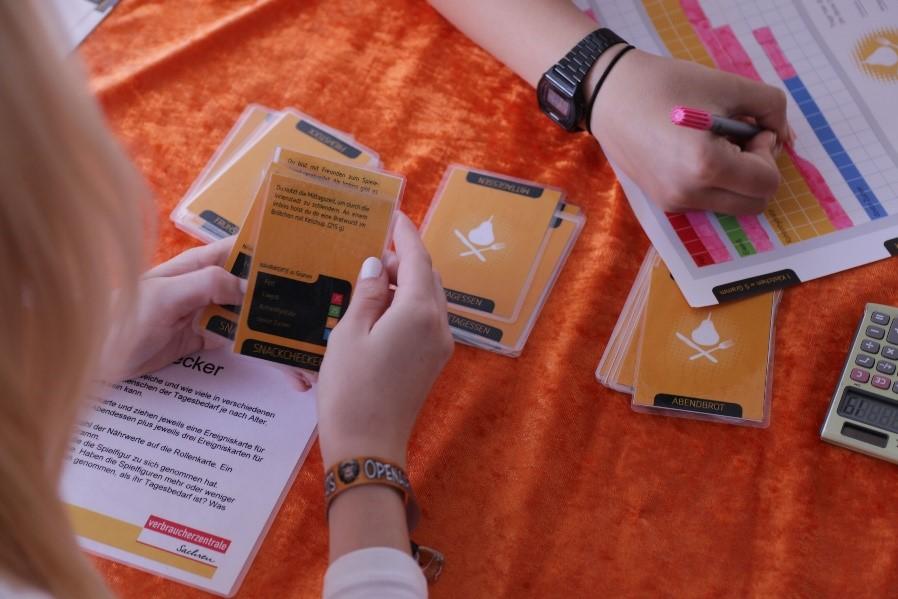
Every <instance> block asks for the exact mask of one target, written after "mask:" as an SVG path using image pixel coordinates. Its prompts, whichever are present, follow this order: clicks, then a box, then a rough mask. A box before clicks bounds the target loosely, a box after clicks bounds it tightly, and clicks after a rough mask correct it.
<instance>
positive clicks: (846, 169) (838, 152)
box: [783, 76, 888, 219]
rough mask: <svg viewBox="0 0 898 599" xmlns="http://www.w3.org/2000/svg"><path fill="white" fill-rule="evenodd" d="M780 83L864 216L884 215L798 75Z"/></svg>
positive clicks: (875, 217) (871, 191)
mask: <svg viewBox="0 0 898 599" xmlns="http://www.w3.org/2000/svg"><path fill="white" fill-rule="evenodd" d="M783 83H785V84H786V89H788V90H789V93H790V94H792V98H794V99H795V101H796V102H797V103H798V107H799V108H801V112H802V113H804V116H805V118H806V119H808V123H809V124H810V125H811V129H813V130H814V133H815V134H816V135H817V139H819V140H820V143H821V144H823V147H824V148H825V149H826V152H827V153H828V154H829V157H830V158H832V161H833V164H835V165H836V168H838V169H839V172H840V173H841V174H842V177H843V178H844V179H845V182H846V183H847V184H848V187H849V188H850V189H851V191H852V193H854V196H855V197H856V198H857V200H858V202H860V203H861V206H862V207H863V209H864V211H865V212H866V213H867V216H869V217H870V218H871V219H877V218H882V217H884V216H888V213H887V212H886V211H885V208H883V207H882V204H880V203H879V199H878V198H877V197H876V194H875V193H873V190H872V189H870V186H869V185H868V184H867V181H866V180H865V179H864V177H863V175H861V172H860V171H859V170H857V167H856V166H855V165H854V161H853V160H852V159H851V156H849V155H848V152H846V151H845V148H843V147H842V143H841V142H840V141H839V139H838V138H837V137H836V133H835V132H834V131H833V129H832V127H830V126H829V123H828V122H827V121H826V117H825V116H823V113H822V112H820V107H819V106H817V103H816V102H814V98H812V97H811V94H810V93H809V92H808V88H807V87H805V85H804V83H803V82H802V80H801V78H800V77H798V76H795V77H789V78H788V79H783Z"/></svg>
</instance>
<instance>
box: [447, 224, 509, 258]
mask: <svg viewBox="0 0 898 599" xmlns="http://www.w3.org/2000/svg"><path fill="white" fill-rule="evenodd" d="M452 232H453V233H455V236H456V237H458V240H459V241H461V242H462V244H464V246H465V247H466V248H468V251H467V252H462V253H460V254H459V256H462V257H465V256H477V259H478V260H480V261H481V262H486V256H484V255H483V254H484V252H497V251H499V250H502V249H505V244H504V243H501V242H499V243H496V238H495V235H494V234H493V217H492V216H491V217H489V218H488V219H486V220H485V221H483V222H482V223H480V224H479V225H477V226H476V227H474V228H473V229H471V230H470V231H469V232H468V235H467V236H465V234H464V233H462V232H461V231H459V230H458V229H453V230H452ZM478 246H480V247H478Z"/></svg>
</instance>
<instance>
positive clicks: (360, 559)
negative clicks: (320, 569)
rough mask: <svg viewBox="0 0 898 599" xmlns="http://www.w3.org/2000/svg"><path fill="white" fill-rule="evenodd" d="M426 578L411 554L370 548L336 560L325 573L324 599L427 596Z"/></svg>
mask: <svg viewBox="0 0 898 599" xmlns="http://www.w3.org/2000/svg"><path fill="white" fill-rule="evenodd" d="M426 597H427V580H426V579H425V578H424V574H423V573H422V572H421V568H419V567H418V562H416V561H415V560H414V559H412V557H411V556H410V555H409V554H407V553H403V552H402V551H399V550H397V549H391V548H389V547H369V548H367V549H359V550H358V551H353V552H351V553H347V554H346V555H343V556H341V557H339V558H338V559H337V561H335V562H334V563H332V564H331V565H330V567H329V568H328V569H327V574H325V575H324V592H323V599H426Z"/></svg>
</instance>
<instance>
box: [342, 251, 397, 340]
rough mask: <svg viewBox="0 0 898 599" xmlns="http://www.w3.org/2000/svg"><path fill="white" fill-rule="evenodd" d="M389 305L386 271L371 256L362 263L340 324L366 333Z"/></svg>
mask: <svg viewBox="0 0 898 599" xmlns="http://www.w3.org/2000/svg"><path fill="white" fill-rule="evenodd" d="M389 303H390V281H389V277H388V276H387V271H386V269H385V268H384V265H383V262H381V261H380V259H379V258H375V257H374V256H371V257H370V258H366V259H365V261H364V262H363V263H362V269H361V271H359V279H358V281H357V282H356V284H355V290H354V291H353V293H352V299H351V300H350V302H349V308H347V310H346V314H345V315H344V316H343V318H342V320H341V321H340V322H341V324H342V323H344V322H345V323H349V326H351V327H359V328H360V329H363V330H364V331H365V332H368V331H370V330H371V328H372V327H373V326H374V323H376V322H377V320H378V319H379V318H380V317H381V316H383V313H384V312H385V311H386V309H387V306H388V305H389Z"/></svg>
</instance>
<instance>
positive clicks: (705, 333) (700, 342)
mask: <svg viewBox="0 0 898 599" xmlns="http://www.w3.org/2000/svg"><path fill="white" fill-rule="evenodd" d="M676 336H677V339H679V340H680V341H682V342H683V343H685V344H686V345H687V346H689V347H691V348H692V349H694V350H695V351H696V352H698V353H696V354H693V355H692V356H689V360H697V359H699V358H708V360H709V361H710V362H712V363H714V364H717V363H718V362H717V358H716V357H715V356H712V355H711V354H713V353H714V352H717V351H721V350H724V349H729V348H731V347H733V346H734V345H735V344H736V342H735V341H733V340H732V339H727V340H726V341H721V340H720V335H719V334H718V333H717V328H716V327H715V326H714V322H713V321H712V320H711V313H708V318H706V319H704V320H703V321H702V322H701V324H699V325H698V326H697V327H695V329H694V330H693V331H692V339H690V338H689V337H687V336H686V335H684V334H683V333H681V332H680V331H676Z"/></svg>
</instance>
